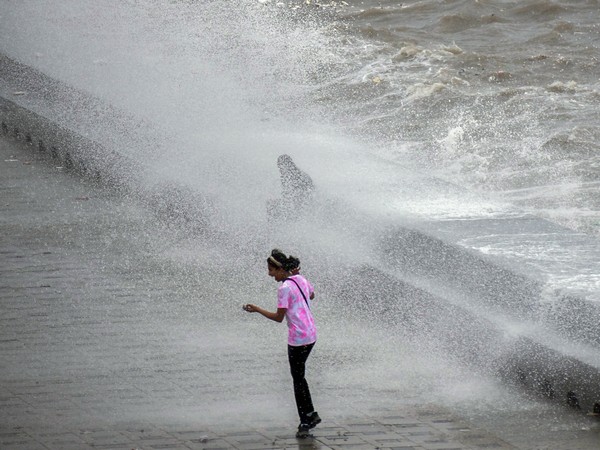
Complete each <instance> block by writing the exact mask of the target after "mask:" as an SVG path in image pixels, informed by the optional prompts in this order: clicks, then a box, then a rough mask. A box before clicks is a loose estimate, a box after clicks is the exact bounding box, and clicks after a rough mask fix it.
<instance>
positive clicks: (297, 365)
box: [288, 342, 315, 423]
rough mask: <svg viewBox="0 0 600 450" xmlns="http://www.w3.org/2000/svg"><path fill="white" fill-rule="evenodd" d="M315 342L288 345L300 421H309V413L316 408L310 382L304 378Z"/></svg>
mask: <svg viewBox="0 0 600 450" xmlns="http://www.w3.org/2000/svg"><path fill="white" fill-rule="evenodd" d="M314 345H315V343H314V342H313V343H312V344H308V345H301V346H298V347H294V346H291V345H288V359H289V361H290V371H291V372H292V379H293V380H294V396H295V397H296V407H297V408H298V416H300V423H308V419H307V414H308V413H311V412H313V411H314V410H315V408H314V407H313V403H312V398H311V396H310V390H309V389H308V383H307V382H306V378H304V372H305V367H306V360H307V359H308V355H310V351H311V350H312V348H313V347H314Z"/></svg>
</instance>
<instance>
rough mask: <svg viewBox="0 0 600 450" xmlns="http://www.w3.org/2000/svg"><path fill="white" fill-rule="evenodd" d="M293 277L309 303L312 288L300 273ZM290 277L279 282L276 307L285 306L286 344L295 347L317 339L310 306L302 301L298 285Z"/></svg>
mask: <svg viewBox="0 0 600 450" xmlns="http://www.w3.org/2000/svg"><path fill="white" fill-rule="evenodd" d="M290 278H293V279H294V281H296V283H298V286H300V289H302V292H304V295H305V296H306V300H308V302H309V303H310V295H311V294H312V293H313V292H314V288H313V287H312V285H311V284H310V282H309V281H308V280H307V279H306V278H304V277H303V276H302V275H294V276H291V277H290ZM294 281H291V280H290V279H288V280H286V281H284V282H283V283H281V286H279V289H277V307H278V308H286V309H287V311H286V312H285V318H286V320H287V324H288V344H289V345H291V346H293V347H297V346H300V345H308V344H312V343H313V342H315V341H316V340H317V328H316V327H315V320H314V319H313V315H312V313H311V312H310V308H309V307H308V305H307V304H306V301H304V298H303V297H302V294H301V293H300V291H299V290H298V286H296V284H295V283H294Z"/></svg>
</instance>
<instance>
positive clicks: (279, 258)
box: [267, 248, 300, 272]
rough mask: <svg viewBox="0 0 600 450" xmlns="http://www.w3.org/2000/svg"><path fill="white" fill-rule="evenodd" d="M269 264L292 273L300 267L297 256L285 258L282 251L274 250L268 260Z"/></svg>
mask: <svg viewBox="0 0 600 450" xmlns="http://www.w3.org/2000/svg"><path fill="white" fill-rule="evenodd" d="M267 263H268V264H269V265H270V266H273V267H281V268H282V269H284V270H286V271H288V272H291V271H292V270H294V269H297V268H298V267H300V260H299V259H298V258H296V257H295V256H292V255H290V256H285V253H283V252H282V251H281V250H278V249H276V248H275V249H273V250H272V251H271V256H269V257H268V258H267Z"/></svg>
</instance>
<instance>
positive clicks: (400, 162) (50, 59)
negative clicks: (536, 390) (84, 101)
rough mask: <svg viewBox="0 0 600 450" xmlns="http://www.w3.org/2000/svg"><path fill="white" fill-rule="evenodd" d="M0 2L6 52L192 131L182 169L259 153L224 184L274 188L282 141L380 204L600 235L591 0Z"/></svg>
mask: <svg viewBox="0 0 600 450" xmlns="http://www.w3.org/2000/svg"><path fill="white" fill-rule="evenodd" d="M2 4H3V9H2V13H1V18H0V24H1V25H2V27H1V28H0V33H1V34H2V44H1V45H2V51H3V52H5V53H6V54H8V55H9V56H13V57H16V59H18V60H20V61H23V62H25V63H29V64H32V65H34V66H35V67H39V68H41V69H42V70H43V71H44V72H45V73H47V74H49V75H50V76H54V77H57V78H59V79H61V80H64V81H66V82H67V83H69V84H72V85H74V86H76V87H78V88H80V89H82V90H84V91H86V92H90V93H92V94H93V95H97V96H99V97H101V98H103V99H105V100H107V101H109V102H111V103H113V104H117V105H118V106H121V107H123V108H124V109H126V110H128V111H132V112H134V113H135V114H137V115H138V116H142V117H144V118H148V119H150V120H152V121H155V122H156V123H158V124H160V126H161V128H162V130H163V132H164V133H165V134H167V135H169V136H171V135H173V134H175V135H178V136H184V140H185V142H178V143H177V144H173V146H172V148H167V149H165V151H166V152H168V153H167V155H168V156H167V159H168V160H169V161H171V162H173V161H176V163H175V164H174V165H179V164H180V163H181V160H179V159H177V158H182V159H183V160H185V161H186V163H185V165H186V166H188V167H189V166H190V161H192V160H194V162H193V163H192V166H196V165H199V166H200V165H201V166H203V167H210V172H209V174H211V173H214V169H215V166H220V164H221V160H222V159H221V158H219V161H213V162H212V163H209V160H211V158H212V157H213V155H214V154H219V155H220V156H221V155H222V154H224V153H228V154H229V155H230V156H231V157H232V158H233V159H236V158H239V157H240V155H241V154H244V155H248V156H249V157H248V158H247V159H246V160H245V161H244V162H243V164H242V165H245V166H246V168H245V170H244V171H243V172H244V174H240V173H239V172H237V171H236V170H234V169H233V167H234V166H236V164H235V163H233V162H228V163H227V164H226V167H227V169H226V170H217V171H218V174H219V177H221V180H223V179H224V178H229V181H231V178H235V179H239V178H249V179H248V183H249V184H250V185H255V184H257V180H265V179H268V180H269V181H270V182H269V183H264V182H263V183H262V184H263V186H265V187H267V188H268V191H273V190H276V189H277V185H276V182H277V180H276V179H275V178H276V173H275V174H274V175H275V177H274V176H273V167H268V164H269V159H270V160H272V159H273V158H274V157H276V155H277V154H279V153H284V152H287V153H290V154H292V155H293V156H294V157H295V158H297V162H299V163H300V165H301V166H302V165H303V167H304V168H305V170H307V171H308V172H309V173H311V175H313V177H315V179H316V181H317V183H318V184H320V185H321V187H323V188H325V189H329V191H328V194H330V195H336V194H337V195H341V196H343V197H345V198H346V199H349V198H350V199H358V203H359V204H360V205H361V206H363V207H364V206H365V205H367V204H368V205H370V206H369V207H370V208H371V207H374V208H376V209H377V210H378V211H379V212H381V211H382V210H385V214H389V213H390V210H391V211H393V212H394V213H396V212H397V213H399V214H400V215H412V214H414V215H416V216H427V217H431V216H433V217H463V216H469V215H476V214H480V213H482V212H484V213H485V211H490V210H493V211H496V210H503V211H504V208H506V207H508V208H509V209H510V208H512V209H513V210H515V211H520V212H528V213H533V214H535V215H538V216H540V217H543V218H547V219H549V220H552V221H555V222H557V223H560V224H562V225H565V226H567V227H569V228H572V229H574V230H578V231H581V232H584V233H589V234H592V235H598V233H600V212H599V204H600V196H599V195H598V194H599V190H600V184H599V183H600V177H599V171H600V161H599V158H600V157H599V152H598V150H599V149H598V142H599V137H600V131H599V126H598V124H599V123H600V121H599V120H598V119H599V115H600V112H599V108H598V107H597V105H598V100H599V95H600V94H599V87H598V83H599V77H598V64H599V61H598V58H599V56H598V44H599V42H600V28H599V25H598V18H599V15H600V14H599V4H598V2H597V1H562V2H561V1H477V2H473V1H467V0H465V1H443V2H439V1H415V2H395V1H377V2H374V1H373V2H372V1H347V2H339V1H331V2H317V1H312V0H310V1H309V0H306V1H280V2H278V1H269V0H259V1H244V2H236V4H235V5H232V4H231V3H230V2H221V1H209V2H199V1H172V2H154V1H137V2H133V1H131V2H101V3H96V2H87V1H84V2H70V1H67V2H61V4H60V5H56V4H54V2H46V1H23V2H17V1H13V0H4V1H3V2H2ZM34 31H35V33H34ZM174 148H177V150H175V149H174ZM138 153H139V154H140V155H139V157H140V158H143V157H144V156H143V149H139V150H138ZM348 159H351V164H347V162H346V160H348ZM160 166H161V167H164V162H163V163H162V164H160ZM194 170H201V169H197V168H196V167H194ZM178 172H179V170H178ZM248 173H251V174H256V178H253V176H252V175H250V176H248V175H247V174H248ZM414 173H419V174H427V176H431V177H433V178H435V179H436V180H444V181H445V182H447V183H448V184H449V185H453V186H458V187H460V188H461V189H464V191H462V192H463V193H461V194H460V195H459V196H457V195H450V196H449V195H446V194H445V192H444V191H445V190H446V189H447V188H438V187H436V186H432V183H428V182H426V181H424V179H423V178H419V179H418V180H416V181H414V175H412V174H414ZM186 175H187V176H188V177H189V178H190V180H193V182H194V183H196V182H197V180H195V179H194V178H195V173H192V174H186ZM203 175H206V174H203ZM325 175H326V176H325ZM178 176H180V177H181V173H179V174H178ZM407 177H411V178H413V181H414V182H415V183H417V184H420V183H424V184H423V185H422V187H420V188H418V189H416V191H420V192H415V190H412V191H411V192H410V194H405V193H403V192H400V193H398V190H402V188H401V187H400V188H399V187H398V185H399V184H402V180H404V179H406V178H407ZM209 178H210V177H209ZM218 183H219V182H218V181H215V180H212V179H210V180H208V182H207V183H206V184H205V185H203V186H202V188H203V189H205V190H206V189H210V188H211V187H214V186H215V185H216V184H218ZM230 184H231V183H222V185H224V186H229V185H230ZM434 184H435V183H434ZM219 188H220V189H227V187H223V186H219ZM440 189H441V191H442V192H440ZM336 190H337V192H336ZM340 192H348V194H341V193H340ZM350 193H351V194H352V195H349V194H350ZM365 193H366V194H365ZM253 194H254V195H256V196H258V197H259V198H260V200H257V199H256V198H247V199H246V202H242V203H252V204H254V203H255V202H256V201H262V200H264V199H265V198H268V197H269V196H270V195H272V194H271V193H269V192H267V189H263V190H262V191H261V189H260V188H258V189H253ZM403 194H404V195H403ZM235 195H236V194H235V193H234V192H228V197H229V198H231V197H232V196H235ZM463 195H464V196H467V197H469V196H470V197H477V198H478V200H477V202H476V204H472V203H470V202H464V201H463V199H462V198H461V197H462V196H463ZM457 197H458V198H457ZM465 203H470V206H466V205H465ZM488 203H489V204H488ZM506 205H508V206H506ZM235 207H241V206H240V205H239V204H237V205H235ZM242 208H243V207H242ZM246 213H248V211H246Z"/></svg>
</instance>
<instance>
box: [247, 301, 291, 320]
mask: <svg viewBox="0 0 600 450" xmlns="http://www.w3.org/2000/svg"><path fill="white" fill-rule="evenodd" d="M244 310H246V311H248V312H251V313H252V312H257V313H259V314H262V315H263V316H265V317H266V318H267V319H271V320H273V321H275V322H282V321H283V318H284V317H285V312H286V311H287V308H277V311H275V312H271V311H267V310H266V309H263V308H261V307H260V306H256V305H253V304H251V303H249V304H247V305H245V306H244Z"/></svg>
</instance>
